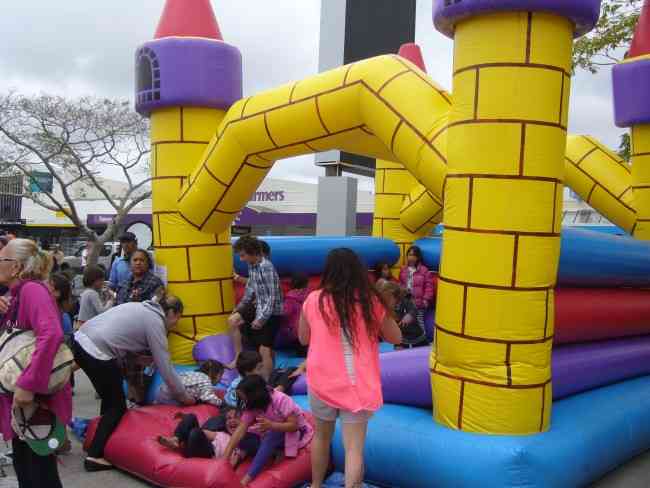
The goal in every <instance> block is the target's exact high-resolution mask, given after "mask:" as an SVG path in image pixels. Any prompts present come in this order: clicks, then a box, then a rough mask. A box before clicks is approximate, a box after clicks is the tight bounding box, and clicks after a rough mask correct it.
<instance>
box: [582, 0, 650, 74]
mask: <svg viewBox="0 0 650 488" xmlns="http://www.w3.org/2000/svg"><path fill="white" fill-rule="evenodd" d="M642 4H643V0H603V3H602V8H601V13H600V19H599V20H598V24H596V27H595V28H594V29H593V30H592V31H591V32H590V33H589V34H587V35H586V36H583V37H581V38H580V39H578V40H577V41H576V42H575V45H574V50H573V67H574V69H575V68H576V67H579V68H583V69H586V70H589V71H590V72H592V73H596V72H597V71H598V70H599V69H600V68H601V67H603V66H609V65H612V64H616V63H618V62H619V61H620V60H621V59H622V58H623V55H624V54H625V51H626V50H627V48H628V47H629V45H630V42H631V41H632V36H633V35H634V28H635V27H636V22H637V20H638V18H639V14H640V12H641V6H642Z"/></svg>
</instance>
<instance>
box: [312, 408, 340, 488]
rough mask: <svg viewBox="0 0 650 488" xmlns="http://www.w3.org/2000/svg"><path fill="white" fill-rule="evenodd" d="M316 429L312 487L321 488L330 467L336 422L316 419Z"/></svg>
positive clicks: (313, 442) (313, 448) (313, 443)
mask: <svg viewBox="0 0 650 488" xmlns="http://www.w3.org/2000/svg"><path fill="white" fill-rule="evenodd" d="M314 420H315V422H316V429H315V431H314V439H313V440H312V441H311V480H312V482H311V487H312V488H321V486H322V485H323V481H325V476H326V475H327V470H328V469H329V465H330V444H331V442H332V436H333V435H334V427H336V420H334V421H329V420H321V419H319V418H315V419H314Z"/></svg>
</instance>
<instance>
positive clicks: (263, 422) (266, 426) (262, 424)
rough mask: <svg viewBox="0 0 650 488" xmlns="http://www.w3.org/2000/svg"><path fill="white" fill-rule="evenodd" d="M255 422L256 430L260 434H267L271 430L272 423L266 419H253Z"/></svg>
mask: <svg viewBox="0 0 650 488" xmlns="http://www.w3.org/2000/svg"><path fill="white" fill-rule="evenodd" d="M255 422H256V423H257V428H258V429H259V431H260V432H261V433H262V434H264V433H265V432H268V431H269V430H273V422H271V421H270V420H269V419H267V418H266V417H257V418H256V419H255Z"/></svg>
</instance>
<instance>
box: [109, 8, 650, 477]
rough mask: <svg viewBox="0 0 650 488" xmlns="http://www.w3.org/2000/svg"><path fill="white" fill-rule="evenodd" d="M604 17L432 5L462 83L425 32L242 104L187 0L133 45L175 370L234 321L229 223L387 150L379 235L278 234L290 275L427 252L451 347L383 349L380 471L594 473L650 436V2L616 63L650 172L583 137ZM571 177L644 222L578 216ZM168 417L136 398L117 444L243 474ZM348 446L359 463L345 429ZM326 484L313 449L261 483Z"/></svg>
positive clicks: (373, 455) (214, 28)
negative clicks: (326, 164)
mask: <svg viewBox="0 0 650 488" xmlns="http://www.w3.org/2000/svg"><path fill="white" fill-rule="evenodd" d="M599 13H600V0H520V1H514V0H490V1H487V0H454V1H450V0H434V9H433V23H434V25H435V27H436V28H437V29H438V30H439V31H440V32H442V33H443V34H445V35H447V36H448V37H450V38H452V39H453V42H454V67H453V89H452V92H451V93H448V92H446V91H445V90H444V89H443V88H441V87H440V86H439V85H437V84H436V83H435V82H434V81H433V80H431V79H430V78H429V77H428V76H427V74H426V69H425V66H424V63H423V60H422V56H421V53H420V50H419V48H418V47H417V46H416V45H406V46H404V47H403V48H402V50H401V51H400V53H399V54H393V55H385V56H380V57H376V58H372V59H367V60H364V61H360V62H357V63H353V64H350V65H347V66H342V67H340V68H338V69H334V70H332V71H329V72H325V73H321V74H319V75H316V76H313V77H311V78H308V79H305V80H300V81H297V82H294V83H289V84H287V85H284V86H281V87H278V88H275V89H271V90H268V91H266V92H263V93H260V94H256V95H252V96H250V97H247V98H242V62H241V54H240V52H239V51H238V50H237V48H236V47H234V46H231V45H229V44H227V43H226V42H225V41H224V40H223V39H222V36H221V33H220V29H219V26H218V23H217V21H216V17H215V15H214V12H213V11H212V7H211V4H210V1H209V0H167V3H166V6H165V9H164V12H163V16H162V20H161V22H160V25H159V27H158V30H157V32H156V36H155V39H154V40H153V41H150V42H148V43H146V44H144V45H143V46H142V47H140V48H139V49H138V50H137V53H136V78H137V93H136V108H137V110H138V111H139V112H140V113H141V114H144V115H146V116H149V117H150V118H151V139H152V146H153V161H152V169H153V215H154V219H153V221H154V236H155V239H154V244H155V247H156V261H157V262H158V264H159V265H161V266H164V267H166V268H167V276H168V283H169V288H170V290H171V291H172V292H173V293H175V294H177V295H178V296H180V297H181V298H182V299H183V301H184V303H185V304H186V311H185V315H184V317H183V319H182V321H181V325H180V328H179V330H178V331H177V332H175V333H174V334H173V335H172V336H170V345H171V349H172V351H173V357H174V361H176V362H177V363H179V364H191V363H192V362H193V361H194V359H195V357H194V356H193V354H192V352H193V349H197V348H199V349H200V346H201V344H205V341H206V340H212V339H214V336H219V334H222V335H223V334H224V333H225V331H226V319H227V317H228V315H229V313H230V311H231V310H232V308H233V306H234V300H235V290H234V288H233V284H232V275H233V266H234V265H237V263H235V264H234V263H233V255H232V249H231V240H230V235H229V228H230V225H231V223H232V222H233V219H234V218H235V217H236V216H237V214H238V213H239V212H240V211H241V210H242V209H243V208H244V207H245V205H246V203H247V201H248V200H249V197H250V195H251V194H252V193H253V192H255V190H256V188H257V187H258V185H259V184H260V182H261V181H262V180H263V179H264V177H265V176H266V174H267V173H268V171H269V170H270V169H271V167H272V166H273V164H274V162H275V161H277V160H280V159H283V158H287V157H292V156H296V155H301V154H307V153H314V152H319V151H326V150H329V149H334V148H336V149H341V150H345V151H347V152H351V153H357V154H363V155H367V156H370V157H373V158H376V159H377V168H376V177H375V183H376V205H375V214H374V225H373V237H367V238H366V237H357V238H291V237H277V238H272V239H271V240H270V241H269V242H270V244H271V247H272V252H273V261H274V264H275V265H276V268H277V269H278V271H279V272H280V273H281V275H285V276H286V275H288V274H290V273H291V272H293V271H296V270H298V271H303V272H308V273H309V274H311V275H314V276H316V275H318V274H319V273H320V272H321V271H322V266H323V263H324V260H325V256H326V255H327V252H328V251H329V250H330V249H332V248H335V247H340V246H346V247H350V248H352V249H354V250H355V251H357V252H358V253H359V254H360V255H361V256H362V257H363V258H364V259H365V261H366V263H367V264H368V266H369V267H372V266H373V265H374V264H376V263H377V262H380V261H382V262H386V261H387V262H390V263H393V264H394V266H395V267H398V266H400V264H403V259H404V253H405V250H406V248H407V247H408V246H410V245H411V244H413V243H417V244H418V245H419V246H421V248H422V249H423V251H424V255H425V260H426V264H427V265H428V266H429V269H431V270H434V271H435V273H436V278H435V279H436V285H437V303H436V311H435V316H433V315H432V316H430V317H429V318H428V321H429V325H430V328H431V330H432V333H433V334H434V343H433V347H432V348H431V349H428V348H424V349H422V348H421V349H415V350H410V351H400V352H386V353H383V354H382V359H381V361H382V384H383V389H384V397H385V401H386V403H387V405H386V406H385V407H384V408H383V409H382V410H381V411H379V412H378V413H377V414H376V416H375V418H374V419H373V420H372V421H371V423H370V426H369V432H368V441H367V452H366V476H367V479H368V480H369V481H371V482H373V483H376V484H378V485H381V486H389V487H399V488H408V487H422V488H429V487H433V486H466V487H475V486H495V487H527V488H529V487H551V486H552V487H576V486H585V485H587V484H589V483H591V482H593V481H595V480H596V479H598V478H600V477H601V476H603V475H604V474H605V473H607V472H608V471H611V470H612V469H615V468H616V467H617V466H620V465H621V464H623V463H625V462H626V461H628V460H629V459H631V458H632V457H634V456H636V455H637V454H640V453H641V452H643V451H645V450H647V449H650V427H649V426H648V422H647V417H648V414H650V291H648V290H647V289H648V288H649V287H650V243H648V242H645V241H648V240H650V98H648V96H647V95H646V93H647V87H648V86H649V84H650V4H647V3H646V5H645V6H644V9H643V12H642V15H641V18H640V20H639V25H638V27H637V31H636V34H635V38H634V42H633V44H632V47H631V49H630V51H629V53H628V55H627V57H626V59H625V60H624V61H622V62H621V63H620V64H619V65H617V66H616V67H615V68H614V72H613V73H614V74H613V84H614V104H615V114H616V123H617V125H618V126H620V127H631V136H632V161H631V164H630V163H628V162H626V161H623V160H621V159H620V158H619V157H618V156H617V155H616V154H614V153H613V152H611V151H610V150H609V149H607V148H606V147H605V146H604V145H602V144H601V143H599V142H598V141H596V140H595V139H593V138H591V137H588V136H577V135H570V134H568V133H567V125H568V123H567V121H568V116H569V113H568V112H569V97H570V93H571V57H572V46H573V40H574V39H575V38H577V37H579V36H582V35H584V34H586V33H588V32H589V31H590V30H591V29H592V28H593V27H594V25H595V24H596V22H597V20H598V18H599ZM565 186H568V187H570V188H571V189H572V190H573V191H575V192H576V193H577V194H578V195H579V196H580V197H581V198H582V199H584V200H585V201H586V202H587V203H588V204H589V205H591V206H592V207H593V208H595V209H596V210H597V211H598V212H600V213H601V214H602V215H604V216H605V217H607V218H608V219H609V220H610V221H611V222H612V223H614V224H616V225H618V226H619V227H620V228H622V229H624V230H625V231H626V232H628V233H629V234H631V236H626V237H618V236H611V235H606V234H602V233H597V232H590V231H583V230H575V229H563V228H562V226H561V224H562V204H563V192H564V187H565ZM441 222H442V223H443V225H444V231H443V232H442V237H430V235H431V230H432V229H433V227H434V226H436V225H437V224H439V223H441ZM222 337H223V336H222ZM206 338H207V339H206ZM217 339H218V340H221V339H220V338H219V337H217ZM221 342H223V341H221ZM197 343H198V346H197ZM215 354H216V355H217V356H219V353H218V351H217V352H215ZM215 359H222V360H223V359H226V358H224V357H215ZM295 390H296V392H297V393H301V392H302V393H305V392H306V388H305V384H304V381H303V382H299V383H298V384H297V385H296V388H295ZM299 401H301V402H303V403H304V404H306V401H305V399H304V397H302V398H300V399H299ZM197 411H199V413H200V415H202V416H203V417H205V416H207V415H208V413H209V412H207V410H206V407H201V408H199V409H198V410H197ZM432 412H433V419H432ZM169 413H170V412H169V411H167V410H165V409H164V408H159V407H155V408H150V409H146V408H145V409H143V410H138V411H133V412H130V413H129V414H128V415H127V417H126V418H125V421H124V422H123V423H122V425H121V426H120V428H119V429H118V431H117V432H116V434H115V435H114V436H113V437H112V438H111V441H110V442H109V445H108V448H107V452H106V457H107V458H108V459H110V460H111V461H113V462H114V463H115V464H116V465H117V466H119V467H121V468H123V469H126V470H128V471H131V472H132V473H134V474H136V475H138V476H141V477H143V478H145V479H148V480H149V481H151V482H154V483H156V484H158V485H162V486H197V487H206V488H208V487H210V488H216V487H221V486H231V485H232V484H233V483H235V486H236V478H234V473H232V470H231V469H230V468H229V467H228V466H227V465H226V464H225V463H224V464H223V465H220V466H219V468H218V469H217V468H214V467H213V465H211V464H209V462H208V461H204V460H184V459H182V458H180V457H178V456H176V457H173V458H172V455H171V454H170V453H163V452H162V451H161V448H160V447H159V446H157V444H156V443H155V441H154V440H153V438H154V437H152V440H150V441H149V440H147V441H145V442H138V443H133V442H132V436H133V429H137V430H138V431H139V438H141V436H142V434H143V433H144V434H146V435H148V434H151V436H155V435H157V434H159V433H160V432H159V431H160V429H171V427H170V425H169V418H168V417H170V415H169ZM146 435H145V437H146ZM333 451H334V462H335V465H336V467H337V468H338V469H339V470H342V468H343V463H344V456H343V448H342V439H341V437H340V434H337V436H336V439H335V441H334V444H333ZM211 466H212V467H211ZM308 477H309V459H308V453H306V454H305V456H302V457H301V458H299V459H296V460H294V461H287V460H285V461H283V462H282V463H280V464H278V465H276V466H274V467H273V468H272V469H270V470H268V472H266V473H264V474H263V475H262V476H260V477H259V478H258V479H256V480H255V481H254V482H253V483H252V484H251V486H258V487H265V486H274V487H280V486H283V487H284V486H286V487H290V486H295V485H297V484H299V483H300V482H304V481H307V480H308Z"/></svg>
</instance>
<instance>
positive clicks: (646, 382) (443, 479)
mask: <svg viewBox="0 0 650 488" xmlns="http://www.w3.org/2000/svg"><path fill="white" fill-rule="evenodd" d="M297 401H298V402H299V403H300V404H301V405H302V406H303V407H305V408H307V398H306V397H297ZM649 417H650V376H645V377H642V378H637V379H634V380H630V381H626V382H624V383H618V384H616V385H612V386H608V387H605V388H600V389H597V390H592V391H589V392H586V393H583V394H580V395H576V396H573V397H570V398H567V399H564V400H561V401H559V402H555V403H554V404H553V418H552V427H551V430H550V431H549V432H546V433H544V434H538V435H533V436H487V435H477V434H469V433H464V432H458V431H454V430H450V429H447V428H444V427H442V426H440V425H438V424H436V423H434V422H433V420H432V418H431V412H430V411H429V410H422V409H418V408H414V407H405V406H398V405H386V406H384V408H382V409H381V410H380V411H379V412H377V414H376V415H375V416H374V418H373V419H372V420H371V422H370V425H369V429H368V437H367V441H366V452H365V463H366V479H367V480H368V482H369V483H374V484H378V485H381V486H388V487H393V488H431V487H452V486H453V487H472V488H473V487H477V486H481V487H513V488H542V487H543V488H549V487H553V488H555V487H557V488H563V487H566V488H575V487H580V486H587V485H588V484H590V483H592V482H594V481H596V480H598V479H599V478H601V477H602V476H603V475H605V474H606V473H607V472H609V471H611V470H613V469H615V468H617V467H618V466H620V465H622V464H623V463H625V462H626V461H628V460H630V459H631V458H633V457H635V456H637V455H638V454H641V453H642V452H644V451H646V450H647V449H650V422H649V421H648V418H649ZM333 458H334V459H333V461H334V464H335V466H336V469H337V470H339V471H342V470H343V467H344V451H343V444H342V438H341V432H340V426H338V427H337V431H336V435H335V439H334V442H333Z"/></svg>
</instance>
